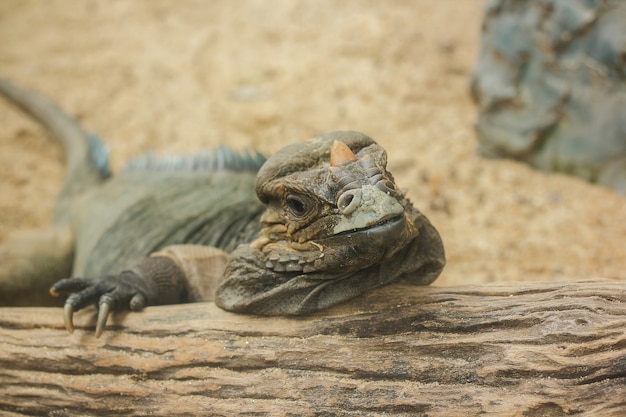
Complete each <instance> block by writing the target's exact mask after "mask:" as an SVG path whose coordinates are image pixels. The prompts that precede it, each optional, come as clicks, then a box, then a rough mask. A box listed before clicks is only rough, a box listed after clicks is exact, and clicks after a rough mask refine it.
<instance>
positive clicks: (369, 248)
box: [0, 85, 445, 336]
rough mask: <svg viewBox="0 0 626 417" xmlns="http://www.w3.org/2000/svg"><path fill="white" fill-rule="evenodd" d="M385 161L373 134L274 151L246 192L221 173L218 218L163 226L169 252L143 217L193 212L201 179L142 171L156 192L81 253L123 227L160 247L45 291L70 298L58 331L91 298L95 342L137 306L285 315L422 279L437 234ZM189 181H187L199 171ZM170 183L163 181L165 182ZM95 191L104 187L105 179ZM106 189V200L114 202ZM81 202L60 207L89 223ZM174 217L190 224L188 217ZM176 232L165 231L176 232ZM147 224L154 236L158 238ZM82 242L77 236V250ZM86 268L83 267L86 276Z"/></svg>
mask: <svg viewBox="0 0 626 417" xmlns="http://www.w3.org/2000/svg"><path fill="white" fill-rule="evenodd" d="M0 87H2V86H1V85H0ZM386 165H387V156H386V152H385V150H384V149H383V148H382V147H381V146H380V145H378V144H376V142H374V141H373V140H372V139H371V138H369V137H368V136H366V135H363V134H361V133H358V132H352V131H339V132H331V133H327V134H324V135H321V136H318V137H316V138H313V139H310V140H308V141H306V142H302V143H297V144H293V145H290V146H287V147H285V148H283V149H282V150H280V151H279V152H277V153H276V154H275V155H273V156H272V157H271V158H269V159H268V160H267V161H266V162H265V163H264V164H263V165H262V167H261V168H260V169H259V171H258V173H257V174H256V180H255V182H254V191H253V190H252V187H251V184H252V182H251V181H247V180H246V179H245V178H246V177H245V176H243V177H241V176H239V177H238V176H237V175H235V174H233V175H232V178H231V180H232V183H231V184H230V185H229V175H224V172H214V173H212V174H211V175H208V176H206V177H207V179H205V181H209V183H210V182H211V181H216V182H218V183H219V184H218V185H217V187H216V186H214V185H215V184H212V183H211V184H208V185H207V186H206V187H205V188H204V190H206V193H205V194H208V197H207V196H206V195H205V197H204V198H209V199H212V201H213V204H212V207H213V210H214V211H216V213H217V215H216V216H213V217H215V218H214V223H211V222H202V223H200V224H196V225H194V227H192V228H189V227H187V224H186V223H183V224H177V223H176V222H170V223H168V224H171V225H172V226H173V225H177V226H176V228H182V229H185V230H186V232H185V233H182V234H181V233H179V236H182V237H183V238H182V239H178V240H174V241H173V243H175V244H172V245H170V244H163V242H168V239H167V237H168V236H164V235H162V234H163V233H164V232H163V230H162V229H159V227H156V226H153V224H151V223H150V222H147V221H146V219H154V216H147V217H146V216H143V215H142V214H141V213H143V211H148V212H150V211H155V210H156V211H158V212H159V215H160V216H165V217H168V216H173V217H176V215H177V213H174V212H172V210H175V209H182V207H187V206H189V205H193V201H194V199H195V200H197V199H199V198H202V197H201V194H199V193H198V190H201V191H202V190H203V189H202V188H200V189H199V188H198V185H199V183H194V187H184V186H180V187H178V188H176V185H175V184H176V182H177V181H181V178H182V177H180V176H177V175H171V176H170V177H168V172H167V170H166V171H165V172H162V173H161V174H160V175H162V176H161V177H158V176H152V177H150V173H149V172H146V173H144V175H145V176H144V177H143V178H144V180H145V181H146V184H148V183H151V182H150V180H149V179H147V178H159V179H160V180H161V181H162V186H161V194H159V192H158V191H157V190H156V188H155V185H156V184H152V186H150V187H144V190H141V187H139V188H138V189H139V190H140V192H145V193H147V194H150V193H153V194H154V196H155V197H154V199H152V200H151V199H150V198H148V201H151V202H152V203H153V204H152V205H150V204H147V203H146V202H145V201H146V200H145V199H139V200H138V201H140V202H138V203H134V204H130V206H129V205H128V204H126V205H125V207H126V209H125V211H124V212H121V213H116V214H115V215H109V217H110V218H109V223H108V224H109V228H108V229H107V228H105V230H104V232H103V233H100V236H99V237H98V238H96V239H95V240H94V239H92V241H91V243H90V244H89V251H88V253H86V254H83V255H82V257H83V258H84V259H86V260H89V259H96V260H97V259H98V258H99V257H100V256H102V257H109V258H111V256H110V253H111V251H113V252H115V250H114V249H115V242H116V240H115V238H116V237H117V238H118V241H117V242H118V246H120V247H122V248H123V247H127V246H129V245H127V242H126V240H128V239H129V238H130V236H129V235H128V230H129V229H131V230H135V233H136V236H135V238H136V239H137V241H138V243H139V246H142V243H141V242H145V241H150V240H154V239H156V240H158V241H159V243H160V244H159V245H150V244H143V246H142V248H143V249H142V250H145V251H146V253H144V254H143V255H145V256H140V257H139V258H138V259H136V260H135V261H134V262H131V263H130V264H129V266H128V267H127V268H125V269H124V268H120V269H121V270H122V271H121V272H120V269H116V270H108V271H102V272H100V273H99V274H97V275H95V276H91V277H89V275H90V274H89V273H88V274H87V276H88V278H67V279H63V280H61V281H59V282H57V283H56V284H54V286H53V287H52V289H51V292H52V293H53V294H58V293H71V295H69V297H68V298H67V300H66V302H65V314H64V317H65V323H66V327H67V328H68V330H69V331H72V329H73V325H72V314H73V312H74V311H76V310H79V309H81V308H83V307H85V306H87V305H90V304H94V303H97V304H99V306H100V311H99V318H98V321H97V327H96V335H98V336H99V335H100V334H101V332H102V330H103V329H104V326H105V324H106V320H107V316H108V315H109V313H110V311H115V310H122V309H128V308H130V309H131V310H140V309H141V308H143V307H144V306H146V305H157V304H168V303H182V302H194V301H206V300H214V301H215V303H216V304H217V305H218V306H220V307H222V308H224V309H226V310H229V311H235V312H241V313H250V314H260V315H293V314H304V313H309V312H313V311H316V310H320V309H323V308H326V307H329V306H332V305H335V304H337V303H340V302H342V301H345V300H349V299H351V298H353V297H356V296H358V295H359V294H362V293H363V292H366V291H369V290H371V289H373V288H376V287H380V286H382V285H385V284H388V283H390V282H392V281H396V280H403V281H405V282H409V283H413V284H417V285H426V284H429V283H431V282H432V281H433V280H435V279H436V278H437V276H438V275H439V273H440V272H441V270H442V268H443V266H444V264H445V257H444V250H443V245H442V242H441V239H440V237H439V234H438V233H437V231H436V230H435V228H434V227H433V226H432V225H431V224H430V222H429V221H428V219H427V218H426V217H425V216H424V215H423V214H421V213H420V212H419V211H418V210H417V209H416V208H414V207H413V206H412V204H411V203H410V202H409V200H408V199H407V198H406V197H405V195H404V193H402V192H401V191H400V190H399V189H398V187H397V186H396V184H395V181H394V179H393V177H392V175H391V174H390V173H389V172H388V171H387V169H386ZM153 174H154V173H153ZM120 175H121V174H120ZM188 175H189V176H188V178H186V179H185V181H187V182H188V183H190V182H191V183H193V181H197V178H196V177H201V176H202V175H197V174H194V173H193V172H191V173H188ZM194 175H196V177H194ZM168 178H169V179H168ZM173 178H174V179H173ZM194 178H196V179H194ZM217 178H219V179H220V180H219V181H218V180H217ZM114 179H115V177H114ZM114 179H112V180H109V181H110V182H111V183H113V181H114ZM118 181H119V180H118ZM168 181H171V182H172V184H169V185H167V184H168ZM182 182H183V183H184V181H182ZM102 187H103V189H106V184H105V185H104V186H102ZM172 187H173V188H174V189H177V190H178V192H177V193H176V192H174V193H172V194H174V195H169V194H168V193H165V195H164V194H163V192H162V190H163V189H172ZM113 188H115V187H113ZM157 188H158V186H157ZM192 190H193V191H192ZM216 190H221V191H222V194H221V195H220V196H219V197H218V198H212V197H211V195H210V193H212V192H216V193H217V191H216ZM113 191H115V190H113ZM113 191H112V192H111V196H110V198H118V197H116V194H115V192H113ZM194 193H195V194H194ZM229 193H231V194H232V199H231V200H232V201H229V197H228V196H229ZM190 194H192V195H193V196H194V198H189V195H190ZM254 194H256V197H258V201H257V200H254ZM89 195H90V194H89V192H84V193H81V197H80V198H78V199H79V200H81V202H82V203H81V204H78V205H77V206H73V205H72V204H70V205H69V207H71V209H70V211H71V210H75V211H76V212H74V213H73V215H72V216H71V218H72V219H74V221H78V222H80V221H84V219H85V218H87V219H89V218H90V217H91V215H90V214H89V213H86V212H81V211H80V208H81V207H83V208H84V207H90V202H89V201H90V200H89ZM94 198H95V197H94ZM172 199H187V200H186V201H187V204H175V203H173V202H172V201H173V200H172ZM259 201H260V203H259ZM261 203H262V204H261ZM111 205H115V201H114V200H111V201H110V202H109V206H111ZM168 210H170V211H168ZM96 211H97V210H96ZM120 218H124V219H125V222H120ZM157 218H158V217H157ZM181 218H183V219H185V221H186V222H191V221H193V219H194V218H195V217H194V216H190V215H189V214H187V215H185V216H181ZM165 220H168V219H165ZM105 223H106V222H105ZM133 228H134V229H133ZM176 228H174V229H172V230H169V231H167V233H166V234H167V235H169V236H171V235H176V233H177V232H178V230H175V229H176ZM113 229H115V230H114V231H112V230H113ZM152 229H159V230H160V232H159V233H160V234H161V235H155V234H154V233H152ZM78 233H79V234H80V230H79V232H78ZM146 234H147V235H149V237H146ZM190 236H193V239H191V238H189V237H190ZM86 240H87V241H88V239H86ZM170 241H171V240H170ZM80 242H81V239H80V237H79V238H78V239H77V248H76V252H77V253H78V252H80V250H81V247H80ZM181 243H183V244H181ZM189 243H194V244H189ZM234 244H238V246H236V248H234V250H233V251H232V252H231V253H230V254H228V253H227V252H226V251H223V250H220V249H217V248H216V247H215V246H217V247H221V248H223V249H227V250H228V249H230V248H232V247H233V246H234ZM154 248H157V249H156V250H154ZM83 252H84V250H83ZM113 258H115V257H113ZM96 263H97V262H96ZM88 264H89V262H85V263H84V264H83V269H85V270H87V269H89V267H88ZM81 273H82V272H81Z"/></svg>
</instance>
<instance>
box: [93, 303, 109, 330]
mask: <svg viewBox="0 0 626 417" xmlns="http://www.w3.org/2000/svg"><path fill="white" fill-rule="evenodd" d="M110 312H111V305H110V304H109V303H101V304H100V308H99V309H98V320H97V321H96V338H99V337H100V336H102V332H104V328H105V326H106V324H107V319H108V318H109V313H110Z"/></svg>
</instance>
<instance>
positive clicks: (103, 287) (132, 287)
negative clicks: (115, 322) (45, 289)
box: [50, 271, 146, 337]
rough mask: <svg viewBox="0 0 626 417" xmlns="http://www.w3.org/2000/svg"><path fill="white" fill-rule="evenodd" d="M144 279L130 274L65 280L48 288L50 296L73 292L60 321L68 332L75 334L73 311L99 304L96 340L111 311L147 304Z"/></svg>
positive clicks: (128, 272) (137, 307)
mask: <svg viewBox="0 0 626 417" xmlns="http://www.w3.org/2000/svg"><path fill="white" fill-rule="evenodd" d="M142 287H145V285H144V280H143V279H142V278H141V277H140V276H139V275H137V274H136V273H134V272H133V271H124V272H122V273H120V274H119V275H106V276H103V277H99V278H77V277H73V278H65V279H62V280H60V281H58V282H57V283H56V284H54V285H53V286H52V288H50V294H52V295H55V296H56V295H59V294H61V293H73V294H71V295H70V296H69V297H67V300H65V307H64V308H63V321H64V323H65V328H66V329H67V331H68V332H69V333H73V332H74V321H73V317H74V312H76V311H78V310H80V309H82V308H84V307H86V306H88V305H90V304H96V303H97V304H98V319H97V321H96V337H100V336H101V335H102V332H103V331H104V328H105V326H106V322H107V320H108V318H109V314H110V313H111V312H112V311H120V310H124V309H130V310H132V311H140V310H141V309H143V307H144V306H145V304H146V294H145V288H142Z"/></svg>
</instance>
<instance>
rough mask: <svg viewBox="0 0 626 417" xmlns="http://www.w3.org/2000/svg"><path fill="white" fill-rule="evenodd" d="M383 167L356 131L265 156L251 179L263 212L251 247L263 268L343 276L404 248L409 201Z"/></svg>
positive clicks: (382, 157)
mask: <svg viewBox="0 0 626 417" xmlns="http://www.w3.org/2000/svg"><path fill="white" fill-rule="evenodd" d="M386 166H387V154H386V152H385V150H384V149H383V148H382V147H381V146H379V145H378V144H376V143H375V142H374V141H373V140H372V139H371V138H369V137H368V136H365V135H363V134H361V133H357V132H331V133H328V134H325V135H322V136H319V137H317V138H314V139H312V140H310V141H308V142H306V143H299V144H295V145H291V146H288V147H286V148H284V149H282V150H281V151H279V152H278V153H277V154H275V155H274V156H272V157H271V158H270V159H269V160H268V161H267V162H266V163H265V165H263V167H262V168H261V170H260V171H259V173H258V175H257V183H256V192H257V195H258V197H259V199H260V200H261V201H262V202H263V203H265V204H266V206H267V210H266V211H265V213H264V214H263V216H262V218H261V221H262V223H263V229H262V231H261V234H260V237H259V239H257V240H256V241H255V242H254V243H253V246H254V247H256V248H258V249H259V250H261V251H262V252H263V254H265V255H266V262H265V266H266V268H267V269H271V270H273V271H275V272H283V271H284V272H303V273H312V272H326V273H329V274H330V273H347V272H350V271H354V270H358V269H363V268H366V267H368V266H371V265H373V264H376V263H378V262H380V261H382V260H384V259H387V258H389V257H391V256H393V255H394V254H395V253H396V252H397V251H398V250H399V249H400V248H402V247H403V246H405V245H406V243H407V242H408V241H409V240H411V239H412V238H414V237H415V234H416V229H415V227H414V225H413V222H412V219H411V218H409V216H408V214H407V213H408V211H410V209H411V205H410V202H409V201H408V200H407V199H406V198H405V196H404V194H403V193H402V192H400V191H399V190H398V188H397V186H396V184H395V181H394V179H393V176H392V175H391V174H390V173H389V172H388V171H387V168H386ZM329 277H330V275H329Z"/></svg>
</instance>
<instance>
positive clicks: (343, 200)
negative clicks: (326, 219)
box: [337, 190, 361, 216]
mask: <svg viewBox="0 0 626 417" xmlns="http://www.w3.org/2000/svg"><path fill="white" fill-rule="evenodd" d="M360 204H361V190H348V191H346V192H345V193H343V194H341V196H339V199H338V200H337V207H339V210H341V212H342V213H343V214H344V215H346V216H348V215H350V214H352V212H354V210H356V209H357V207H359V205H360Z"/></svg>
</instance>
